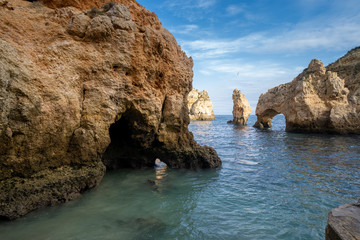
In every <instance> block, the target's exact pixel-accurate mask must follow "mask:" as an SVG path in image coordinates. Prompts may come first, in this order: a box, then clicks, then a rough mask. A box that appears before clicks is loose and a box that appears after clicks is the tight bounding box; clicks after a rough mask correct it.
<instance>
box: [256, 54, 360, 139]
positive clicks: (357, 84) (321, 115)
mask: <svg viewBox="0 0 360 240" xmlns="http://www.w3.org/2000/svg"><path fill="white" fill-rule="evenodd" d="M359 69H360V48H356V49H354V50H352V51H350V52H348V53H347V54H346V55H345V56H344V57H342V58H341V59H339V60H338V61H336V62H335V63H333V64H330V65H329V66H328V67H326V68H325V67H324V65H323V64H322V63H321V62H320V61H319V60H312V61H311V63H310V64H309V67H308V68H306V69H305V70H304V71H303V72H302V73H301V74H300V75H299V76H297V77H296V78H295V79H294V80H293V81H292V82H290V83H287V84H282V85H280V86H278V87H275V88H272V89H270V90H269V91H268V92H267V93H265V94H262V95H261V96H260V98H259V102H258V104H257V107H256V115H257V118H258V120H257V123H256V124H255V126H257V127H259V128H264V127H265V128H266V127H271V120H272V118H273V117H274V116H275V115H277V114H280V113H282V114H284V116H285V118H286V130H287V131H293V132H333V133H356V134H359V133H360V125H359V122H360V101H359V99H360V74H359V72H360V71H359Z"/></svg>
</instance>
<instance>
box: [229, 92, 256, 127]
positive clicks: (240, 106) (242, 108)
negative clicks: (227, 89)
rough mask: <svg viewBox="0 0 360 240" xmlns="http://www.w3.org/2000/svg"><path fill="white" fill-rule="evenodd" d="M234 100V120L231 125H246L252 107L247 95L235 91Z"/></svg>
mask: <svg viewBox="0 0 360 240" xmlns="http://www.w3.org/2000/svg"><path fill="white" fill-rule="evenodd" d="M232 99H233V102H234V106H233V111H232V113H233V120H232V121H229V123H234V124H239V125H246V123H247V120H248V118H249V115H250V113H251V107H250V104H249V102H248V100H247V99H246V98H245V95H244V94H242V93H241V91H240V90H238V89H234V91H233V95H232Z"/></svg>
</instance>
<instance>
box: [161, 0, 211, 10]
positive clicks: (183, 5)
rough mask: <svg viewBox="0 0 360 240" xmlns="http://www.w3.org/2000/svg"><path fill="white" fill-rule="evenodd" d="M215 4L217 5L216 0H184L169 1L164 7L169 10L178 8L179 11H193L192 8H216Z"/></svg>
mask: <svg viewBox="0 0 360 240" xmlns="http://www.w3.org/2000/svg"><path fill="white" fill-rule="evenodd" d="M215 4H216V0H183V1H174V0H169V1H166V2H165V4H164V5H165V6H166V7H168V8H177V9H192V8H201V9H206V8H209V7H212V6H214V5H215Z"/></svg>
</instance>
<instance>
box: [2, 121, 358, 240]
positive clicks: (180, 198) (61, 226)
mask: <svg viewBox="0 0 360 240" xmlns="http://www.w3.org/2000/svg"><path fill="white" fill-rule="evenodd" d="M231 118H232V117H231V116H217V118H216V120H215V121H209V122H200V121H193V122H192V123H191V124H190V126H189V129H190V131H192V132H193V134H194V136H195V139H196V140H197V141H198V142H199V143H200V144H202V145H208V146H211V147H213V148H215V149H216V151H217V152H218V154H219V156H220V158H221V159H222V161H223V166H222V167H221V168H220V169H216V170H213V169H212V170H201V171H187V170H172V169H168V168H166V166H164V165H163V164H161V163H160V164H159V165H160V166H159V167H157V168H154V169H149V170H120V171H114V172H109V173H107V174H106V175H105V177H104V179H103V181H102V183H101V184H100V185H99V186H98V187H97V188H96V189H94V190H92V191H90V192H88V193H86V194H84V196H83V197H82V198H80V199H77V200H74V201H72V202H69V203H66V204H64V205H61V206H58V207H52V208H47V209H43V210H40V211H36V212H33V213H31V214H29V215H27V216H25V217H24V218H21V219H18V220H16V221H13V222H2V223H0V239H1V240H11V239H31V240H32V239H36V240H41V239H49V240H50V239H51V240H55V239H56V240H64V239H74V240H75V239H86V240H91V239H121V240H127V239H156V240H159V239H196V240H198V239H207V240H208V239H226V240H229V239H240V240H241V239H286V240H288V239H301V240H304V239H311V240H313V239H324V229H325V226H326V222H327V215H328V212H329V211H330V210H331V209H332V208H335V207H337V206H339V205H342V204H345V203H349V202H355V201H357V199H358V198H359V197H360V136H356V135H350V136H341V135H325V134H294V133H286V132H285V119H284V117H283V116H282V115H278V116H276V117H275V118H274V120H273V128H272V129H271V130H266V131H260V130H257V129H255V128H253V127H252V125H253V124H254V122H255V116H250V119H249V122H248V126H246V127H236V126H234V125H232V124H227V123H226V122H227V121H228V120H230V119H231Z"/></svg>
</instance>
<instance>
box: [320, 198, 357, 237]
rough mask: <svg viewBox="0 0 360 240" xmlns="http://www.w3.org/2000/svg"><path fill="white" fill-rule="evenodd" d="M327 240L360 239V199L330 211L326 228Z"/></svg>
mask: <svg viewBox="0 0 360 240" xmlns="http://www.w3.org/2000/svg"><path fill="white" fill-rule="evenodd" d="M325 239H326V240H339V239H346V240H358V239H360V200H359V201H358V202H357V203H351V204H345V205H342V206H340V207H338V208H335V209H333V210H331V211H330V213H329V218H328V224H327V226H326V229H325Z"/></svg>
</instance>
